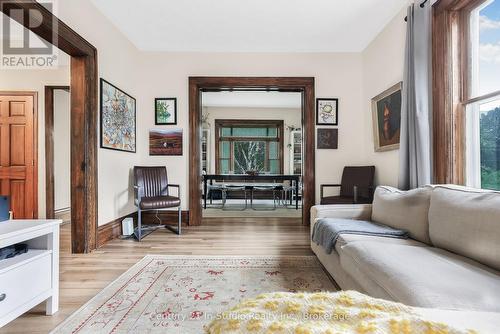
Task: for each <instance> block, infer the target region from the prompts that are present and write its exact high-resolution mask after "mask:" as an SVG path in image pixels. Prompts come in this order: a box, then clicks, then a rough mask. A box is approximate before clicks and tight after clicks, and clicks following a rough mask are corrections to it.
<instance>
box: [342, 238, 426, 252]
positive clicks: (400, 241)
mask: <svg viewBox="0 0 500 334" xmlns="http://www.w3.org/2000/svg"><path fill="white" fill-rule="evenodd" d="M356 241H374V242H382V243H389V244H398V245H409V246H421V247H425V246H427V245H426V244H424V243H422V242H419V241H416V240H412V239H398V238H388V237H382V236H374V235H360V234H340V235H339V237H338V239H337V243H336V244H335V250H336V251H337V253H340V252H341V251H342V247H344V246H346V245H348V244H349V243H351V242H356Z"/></svg>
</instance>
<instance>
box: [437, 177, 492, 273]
mask: <svg viewBox="0 0 500 334" xmlns="http://www.w3.org/2000/svg"><path fill="white" fill-rule="evenodd" d="M429 231H430V238H431V240H432V243H433V244H434V245H435V246H436V247H440V248H444V249H447V250H449V251H451V252H454V253H457V254H460V255H463V256H466V257H469V258H471V259H474V260H476V261H478V262H481V263H483V264H485V265H488V266H491V267H493V268H495V269H497V270H500V193H498V192H488V191H482V190H471V189H467V188H463V187H462V188H459V187H444V186H441V187H436V188H435V189H434V191H433V193H432V196H431V206H430V210H429Z"/></svg>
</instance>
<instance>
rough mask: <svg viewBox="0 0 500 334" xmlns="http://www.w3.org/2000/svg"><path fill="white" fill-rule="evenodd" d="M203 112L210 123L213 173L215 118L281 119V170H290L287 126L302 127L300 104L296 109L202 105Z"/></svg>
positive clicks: (213, 170)
mask: <svg viewBox="0 0 500 334" xmlns="http://www.w3.org/2000/svg"><path fill="white" fill-rule="evenodd" d="M203 112H204V113H209V118H208V123H210V170H209V173H215V120H216V119H263V120H266V119H267V120H282V121H283V123H284V127H285V128H284V138H283V165H284V166H283V167H284V168H283V171H284V173H285V174H289V172H290V149H289V148H288V144H290V131H288V130H287V129H286V127H287V126H294V127H298V128H300V127H302V120H301V114H302V110H301V109H300V106H298V108H296V109H290V108H242V107H204V108H203Z"/></svg>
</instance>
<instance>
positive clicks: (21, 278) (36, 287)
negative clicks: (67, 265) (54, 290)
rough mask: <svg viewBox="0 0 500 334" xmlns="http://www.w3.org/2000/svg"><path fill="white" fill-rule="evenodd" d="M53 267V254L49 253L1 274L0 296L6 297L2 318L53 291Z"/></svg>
mask: <svg viewBox="0 0 500 334" xmlns="http://www.w3.org/2000/svg"><path fill="white" fill-rule="evenodd" d="M14 259H15V258H14ZM51 265H52V253H51V252H47V253H45V254H42V255H40V256H36V257H35V258H33V259H30V260H28V261H23V263H22V264H21V265H18V266H12V269H7V270H3V271H2V272H1V273H0V296H2V297H4V299H3V300H2V301H0V318H1V317H3V316H5V315H7V314H9V313H10V312H12V311H13V310H15V309H16V308H18V307H20V306H21V305H23V304H25V303H27V302H29V301H30V300H32V299H34V298H36V297H37V296H38V295H40V294H42V293H44V292H46V291H48V290H50V289H51V287H52V271H51ZM3 295H5V296H3Z"/></svg>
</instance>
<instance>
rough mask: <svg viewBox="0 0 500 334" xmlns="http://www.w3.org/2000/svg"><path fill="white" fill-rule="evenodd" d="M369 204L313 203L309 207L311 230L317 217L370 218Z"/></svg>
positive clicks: (370, 206)
mask: <svg viewBox="0 0 500 334" xmlns="http://www.w3.org/2000/svg"><path fill="white" fill-rule="evenodd" d="M371 216H372V205H371V204H342V205H315V206H313V207H312V208H311V231H312V228H313V226H314V224H315V223H316V220H317V219H319V218H344V219H357V220H370V219H371Z"/></svg>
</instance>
